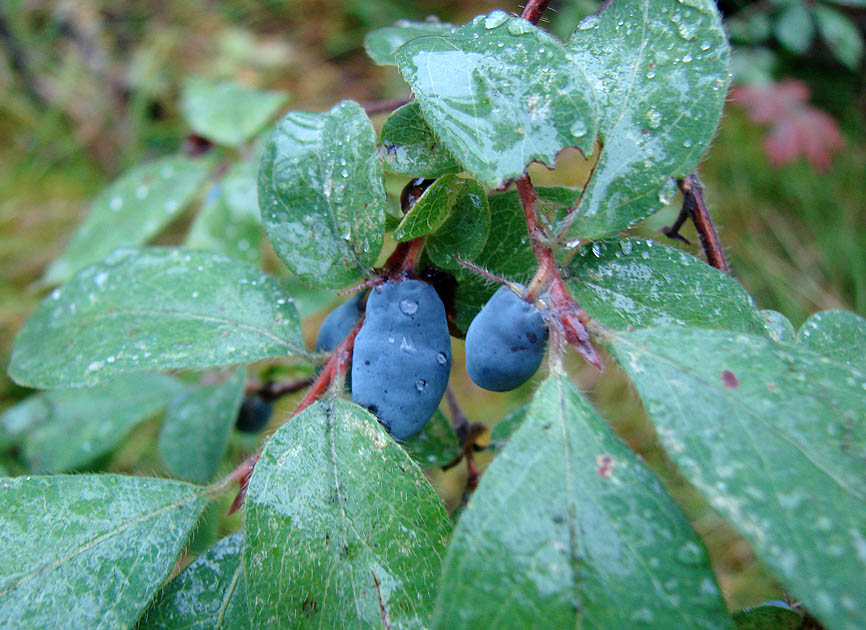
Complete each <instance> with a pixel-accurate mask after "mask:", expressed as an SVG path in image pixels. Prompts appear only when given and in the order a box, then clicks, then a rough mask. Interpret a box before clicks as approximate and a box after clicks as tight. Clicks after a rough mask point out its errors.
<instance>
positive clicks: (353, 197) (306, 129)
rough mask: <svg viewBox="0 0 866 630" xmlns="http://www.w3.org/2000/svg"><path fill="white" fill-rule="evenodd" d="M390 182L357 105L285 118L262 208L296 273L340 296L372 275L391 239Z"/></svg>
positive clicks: (269, 161)
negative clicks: (387, 186) (387, 209)
mask: <svg viewBox="0 0 866 630" xmlns="http://www.w3.org/2000/svg"><path fill="white" fill-rule="evenodd" d="M383 178H384V173H383V171H382V165H381V163H380V161H379V157H378V153H377V149H376V136H375V133H374V131H373V126H372V125H371V124H370V121H369V119H368V118H367V116H366V114H364V110H362V109H361V107H360V106H359V105H358V104H357V103H355V102H352V101H343V102H341V103H339V104H338V105H336V106H335V107H334V108H333V109H331V110H330V111H329V112H326V113H324V114H312V113H307V112H292V113H290V114H288V115H287V116H286V117H285V118H283V119H282V120H281V121H280V122H279V124H278V125H277V128H276V130H275V131H274V133H273V134H272V135H271V138H270V140H269V141H268V144H267V147H266V148H265V152H264V155H263V157H262V161H261V164H260V166H259V204H260V207H261V211H262V222H263V223H264V226H265V230H266V232H267V234H268V238H269V239H270V241H271V244H272V245H273V246H274V249H275V250H276V252H277V254H279V256H280V258H282V259H283V262H284V263H286V265H287V266H288V267H289V269H291V270H292V271H293V272H294V273H296V274H297V275H298V276H300V277H301V278H302V279H303V280H305V281H306V282H308V283H310V284H313V285H315V286H321V287H326V288H333V287H339V286H344V285H346V284H348V283H350V282H352V281H354V280H356V279H357V278H358V276H360V275H361V274H362V273H364V272H365V271H366V270H367V269H368V268H369V267H372V266H373V264H374V263H375V262H376V258H377V257H378V256H379V251H380V250H381V249H382V238H383V235H384V225H385V203H386V202H385V188H384V179H383Z"/></svg>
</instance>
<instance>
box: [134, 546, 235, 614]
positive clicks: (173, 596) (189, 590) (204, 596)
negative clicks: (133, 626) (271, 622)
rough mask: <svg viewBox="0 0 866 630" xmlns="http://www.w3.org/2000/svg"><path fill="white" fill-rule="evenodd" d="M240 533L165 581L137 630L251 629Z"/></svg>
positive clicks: (211, 549) (214, 547) (212, 548)
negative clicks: (163, 587) (165, 583)
mask: <svg viewBox="0 0 866 630" xmlns="http://www.w3.org/2000/svg"><path fill="white" fill-rule="evenodd" d="M242 544H243V536H242V535H241V534H240V533H237V534H232V535H231V536H227V537H226V538H223V539H222V540H220V541H219V542H217V543H216V544H215V545H214V546H213V547H211V548H210V549H209V550H208V551H207V552H205V553H204V554H202V555H201V556H199V557H198V558H197V559H196V560H195V562H193V563H192V564H190V565H189V566H188V567H187V568H186V569H185V570H184V572H183V573H181V574H180V575H178V576H177V577H176V578H174V579H173V580H172V581H171V582H169V583H168V586H166V587H165V589H163V590H162V591H161V592H160V594H159V595H158V596H157V598H156V600H155V601H154V602H153V604H152V605H151V607H150V609H148V611H147V614H146V615H145V617H144V619H142V621H141V623H140V624H139V625H138V626H137V628H138V630H251V628H252V626H251V625H250V620H249V616H248V614H247V602H246V587H245V580H244V572H243V563H242V562H241V546H242Z"/></svg>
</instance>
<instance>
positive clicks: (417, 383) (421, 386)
mask: <svg viewBox="0 0 866 630" xmlns="http://www.w3.org/2000/svg"><path fill="white" fill-rule="evenodd" d="M426 387H427V381H425V380H424V379H423V378H419V379H418V380H417V381H415V389H417V390H418V391H419V392H423V391H424V389H425V388H426Z"/></svg>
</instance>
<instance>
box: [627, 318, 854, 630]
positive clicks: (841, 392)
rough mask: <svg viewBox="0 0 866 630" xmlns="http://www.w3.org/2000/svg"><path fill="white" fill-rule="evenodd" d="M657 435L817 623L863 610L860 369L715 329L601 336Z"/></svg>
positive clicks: (845, 620)
mask: <svg viewBox="0 0 866 630" xmlns="http://www.w3.org/2000/svg"><path fill="white" fill-rule="evenodd" d="M612 345H613V349H614V353H615V356H616V358H617V360H618V362H619V363H620V365H622V366H623V368H624V369H625V370H626V371H627V372H628V374H629V376H630V377H631V379H632V381H633V382H634V384H635V386H636V387H637V390H638V392H639V393H640V396H641V399H642V400H643V403H644V407H645V408H646V410H647V412H648V413H649V415H650V417H651V418H652V420H653V422H654V424H655V426H656V430H657V433H658V435H659V437H660V439H661V442H662V444H663V445H664V446H665V448H666V449H667V452H668V454H669V455H670V457H671V459H673V461H674V463H676V465H677V466H678V467H679V469H680V471H681V472H682V473H683V474H684V475H685V477H686V478H687V479H688V480H689V481H690V482H691V483H692V484H693V485H694V486H695V487H696V488H697V489H698V490H699V491H700V492H701V493H702V494H703V495H704V496H705V497H707V499H708V500H709V501H710V504H711V505H712V506H713V507H714V508H715V509H716V510H717V511H718V512H719V513H720V514H721V515H722V516H724V517H725V518H726V519H727V520H728V521H729V522H730V523H731V525H732V526H733V527H734V528H735V529H737V531H739V532H740V534H741V535H742V536H743V537H744V538H745V539H746V540H747V541H748V542H749V543H750V544H751V546H752V548H753V549H754V550H755V553H756V554H757V556H758V558H760V559H761V560H762V561H763V562H764V563H765V564H766V565H767V566H768V567H769V568H771V569H772V570H773V571H774V572H775V574H776V576H777V577H778V578H779V580H780V581H781V582H782V583H783V584H784V585H785V586H786V587H787V588H789V589H790V590H791V591H792V592H793V593H794V594H796V596H797V597H798V598H800V599H802V600H803V602H805V605H806V608H807V609H808V610H809V611H810V612H811V613H812V614H814V615H815V616H816V617H818V619H819V620H821V621H822V623H824V624H825V625H826V626H827V627H832V628H835V629H838V630H854V629H855V628H859V627H862V625H863V620H864V619H866V600H864V598H863V597H861V596H860V595H861V593H862V590H863V575H864V572H866V554H864V553H863V551H864V549H866V535H864V532H866V491H864V485H863V479H864V478H866V374H864V373H863V372H862V371H858V370H857V369H854V368H852V367H849V366H848V365H846V364H844V363H841V362H837V361H834V360H831V359H829V358H827V357H822V356H820V355H818V354H815V353H813V352H811V351H809V350H807V349H806V348H801V347H797V346H791V345H778V344H776V343H774V342H773V341H770V340H769V339H766V338H765V337H759V336H754V335H745V334H736V333H732V332H726V331H715V330H694V329H682V328H650V329H646V330H642V331H637V332H633V333H620V334H617V335H616V336H614V337H613V338H612Z"/></svg>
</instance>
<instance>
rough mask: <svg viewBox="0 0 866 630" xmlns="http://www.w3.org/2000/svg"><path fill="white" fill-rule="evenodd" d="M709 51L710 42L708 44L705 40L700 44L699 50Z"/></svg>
mask: <svg viewBox="0 0 866 630" xmlns="http://www.w3.org/2000/svg"><path fill="white" fill-rule="evenodd" d="M709 49H710V42H708V41H706V40H705V41H703V42H701V50H709Z"/></svg>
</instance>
